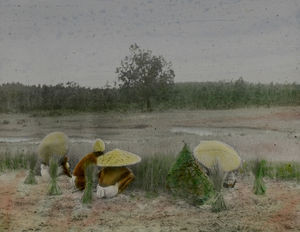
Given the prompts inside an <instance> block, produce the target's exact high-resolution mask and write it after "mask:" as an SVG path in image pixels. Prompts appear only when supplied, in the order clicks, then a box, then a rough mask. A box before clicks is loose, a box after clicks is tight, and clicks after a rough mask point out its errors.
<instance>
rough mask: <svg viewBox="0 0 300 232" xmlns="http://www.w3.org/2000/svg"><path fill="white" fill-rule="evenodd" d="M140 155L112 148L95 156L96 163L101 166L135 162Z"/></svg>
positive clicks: (138, 160)
mask: <svg viewBox="0 0 300 232" xmlns="http://www.w3.org/2000/svg"><path fill="white" fill-rule="evenodd" d="M140 161H141V157H139V156H138V155H136V154H133V153H131V152H128V151H123V150H120V149H114V150H112V151H109V152H107V153H105V154H104V155H102V156H99V157H98V158H97V165H98V166H101V167H122V166H129V165H133V164H137V163H139V162H140Z"/></svg>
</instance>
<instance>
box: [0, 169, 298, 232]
mask: <svg viewBox="0 0 300 232" xmlns="http://www.w3.org/2000/svg"><path fill="white" fill-rule="evenodd" d="M25 176H26V171H24V170H21V171H14V172H7V173H1V175H0V196H1V197H0V231H16V232H17V231H24V232H25V231H80V232H85V231H103V232H105V231H123V232H129V231H132V232H133V231H134V232H136V231H163V232H165V231H199V232H200V231H201V232H205V231H220V232H221V231H222V232H229V231H256V232H258V231H264V232H271V231H272V232H282V231H291V232H292V231H294V232H296V231H300V185H299V183H298V184H297V183H294V182H273V181H270V180H267V194H266V195H265V196H255V195H254V194H253V193H252V192H251V187H252V179H251V177H243V179H241V178H240V179H239V182H238V183H237V184H236V186H235V188H234V189H226V190H225V192H224V194H225V200H226V202H227V205H228V210H226V211H224V212H221V213H212V212H211V211H210V206H209V205H203V206H198V207H196V206H191V205H189V204H187V203H185V202H184V201H182V200H180V199H174V198H173V197H171V196H170V195H167V194H161V195H159V196H158V197H154V198H153V197H152V198H151V197H150V198H149V197H146V195H145V193H143V192H135V191H129V190H127V191H125V193H124V194H120V195H118V196H117V197H116V198H113V199H97V198H94V201H93V204H92V205H90V206H83V205H82V204H81V201H80V200H81V196H82V192H74V193H72V191H73V189H72V186H71V184H70V182H69V178H68V177H66V176H61V177H59V186H60V187H61V189H62V191H63V194H62V195H60V196H48V195H47V187H48V183H47V182H43V181H42V180H41V179H38V182H39V183H38V185H32V186H31V185H24V184H23V181H24V179H25Z"/></svg>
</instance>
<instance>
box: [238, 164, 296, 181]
mask: <svg viewBox="0 0 300 232" xmlns="http://www.w3.org/2000/svg"><path fill="white" fill-rule="evenodd" d="M255 162H256V161H253V160H252V161H247V162H243V164H242V167H241V168H240V169H239V173H240V174H241V175H246V174H247V173H250V172H251V171H252V169H253V166H255ZM264 176H265V177H268V178H271V179H276V180H296V181H300V163H297V162H267V161H265V166H264Z"/></svg>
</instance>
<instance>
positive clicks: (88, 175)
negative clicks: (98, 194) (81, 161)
mask: <svg viewBox="0 0 300 232" xmlns="http://www.w3.org/2000/svg"><path fill="white" fill-rule="evenodd" d="M94 173H95V165H92V164H90V165H87V166H86V167H85V188H84V193H83V196H82V203H83V204H90V203H92V200H93V183H94Z"/></svg>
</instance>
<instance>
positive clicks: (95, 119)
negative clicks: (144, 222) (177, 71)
mask: <svg viewBox="0 0 300 232" xmlns="http://www.w3.org/2000/svg"><path fill="white" fill-rule="evenodd" d="M2 122H5V123H2ZM53 131H62V132H64V133H66V134H67V135H68V136H69V137H70V142H71V148H70V151H69V157H72V156H76V157H81V156H83V155H84V154H86V153H88V152H90V150H91V146H92V143H93V141H94V140H95V139H96V138H102V139H103V140H104V141H105V142H106V145H107V150H111V149H114V148H117V147H118V148H121V149H126V150H130V151H132V152H135V153H137V154H140V155H141V156H147V155H152V154H156V153H158V154H163V155H176V154H177V153H178V152H179V151H180V149H181V148H182V146H183V143H184V142H185V143H187V144H189V146H190V148H191V149H193V148H194V147H195V146H196V145H197V144H198V143H199V141H201V140H220V141H224V142H226V143H228V144H230V145H231V146H233V147H234V148H235V149H236V150H237V151H238V152H239V154H240V155H241V157H242V159H244V160H249V159H254V158H256V157H263V158H266V159H268V160H270V161H300V107H277V108H249V109H236V110H214V111H172V112H152V113H91V114H88V113H78V114H74V115H66V116H58V117H31V116H30V115H27V114H1V115H0V153H1V154H5V153H6V154H17V153H30V152H35V151H36V148H37V146H38V144H39V142H40V141H41V139H42V138H43V137H44V136H45V135H46V134H48V133H50V132H53Z"/></svg>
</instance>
